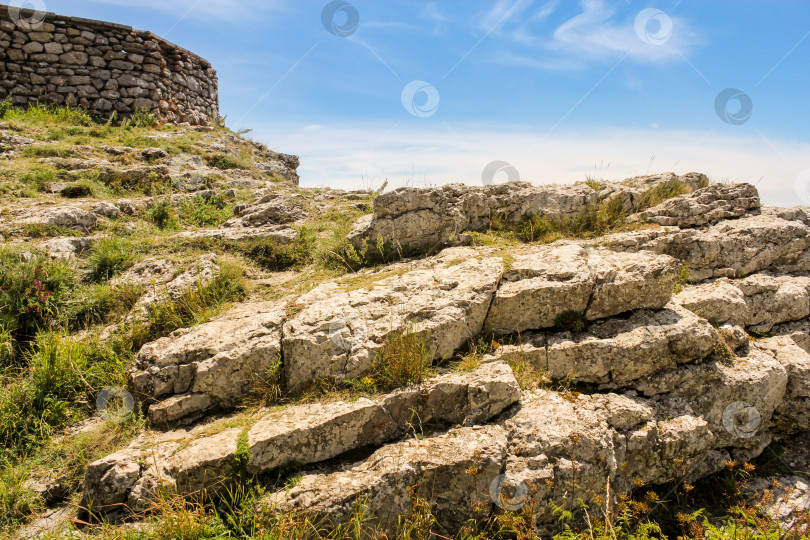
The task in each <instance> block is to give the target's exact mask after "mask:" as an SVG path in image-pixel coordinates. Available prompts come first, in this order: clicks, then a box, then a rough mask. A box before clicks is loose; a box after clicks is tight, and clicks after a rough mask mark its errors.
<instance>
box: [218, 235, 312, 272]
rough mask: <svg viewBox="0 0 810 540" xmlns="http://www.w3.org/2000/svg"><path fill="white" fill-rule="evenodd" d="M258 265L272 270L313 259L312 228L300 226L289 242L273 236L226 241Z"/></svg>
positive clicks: (305, 262) (300, 264)
mask: <svg viewBox="0 0 810 540" xmlns="http://www.w3.org/2000/svg"><path fill="white" fill-rule="evenodd" d="M227 245H230V246H232V247H233V249H234V250H235V251H237V252H238V253H241V254H242V255H244V256H245V257H247V258H248V259H250V260H251V261H253V262H255V263H256V264H257V265H258V266H260V267H261V268H263V269H265V270H270V271H273V272H277V271H281V270H287V269H289V268H301V267H303V266H305V265H307V264H309V263H311V262H312V261H313V260H314V257H315V247H316V245H317V238H316V237H315V234H314V233H313V232H312V230H310V229H308V228H306V227H302V228H301V229H300V230H299V232H298V236H297V237H296V238H295V240H293V241H292V242H290V243H286V244H285V243H282V242H279V241H278V240H276V239H274V238H269V237H259V238H250V239H247V240H243V241H240V242H238V243H228V244H227Z"/></svg>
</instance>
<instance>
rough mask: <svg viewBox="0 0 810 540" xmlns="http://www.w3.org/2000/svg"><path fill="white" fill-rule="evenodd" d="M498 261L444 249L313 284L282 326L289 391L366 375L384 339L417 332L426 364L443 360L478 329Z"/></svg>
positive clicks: (495, 283) (466, 250) (472, 252)
mask: <svg viewBox="0 0 810 540" xmlns="http://www.w3.org/2000/svg"><path fill="white" fill-rule="evenodd" d="M503 265H504V263H503V260H502V258H500V257H492V256H486V255H485V254H483V253H482V252H479V251H477V250H474V249H470V248H451V249H447V250H445V251H443V252H442V253H440V254H439V255H437V256H436V257H431V258H429V259H425V260H422V261H418V262H416V263H410V264H398V265H392V266H389V267H386V269H385V270H384V271H382V272H377V273H364V274H360V275H359V276H357V277H354V278H351V279H348V280H343V281H342V282H332V283H327V284H324V285H319V286H318V287H315V289H313V290H312V291H310V292H309V293H306V294H304V295H303V296H301V297H299V298H298V300H296V302H295V303H294V304H293V305H292V306H291V308H292V309H293V311H295V310H300V311H298V312H297V313H295V314H294V315H293V316H292V317H290V319H289V320H288V321H287V322H286V323H285V324H284V337H283V339H282V343H283V351H284V352H283V356H284V373H285V380H286V383H287V386H288V388H290V389H295V388H298V387H300V386H302V385H305V384H307V383H309V382H311V381H313V380H315V379H317V378H320V377H335V378H338V379H346V378H356V377H361V376H363V375H365V374H367V373H369V372H370V371H371V369H372V364H373V361H374V359H375V357H376V355H377V354H378V353H379V352H380V351H381V349H382V347H383V345H384V343H385V342H386V339H387V338H388V337H389V336H394V335H398V334H412V333H413V334H416V335H417V336H418V337H417V338H416V339H418V340H420V341H422V342H423V346H424V349H425V359H426V360H428V361H429V360H433V359H440V358H447V357H450V356H451V355H452V354H453V353H454V352H455V351H456V350H457V349H458V348H459V347H461V346H462V345H464V344H466V343H467V342H468V340H470V339H472V338H474V337H475V336H477V335H478V334H479V333H480V332H481V330H482V328H483V325H484V319H485V318H486V315H487V312H488V310H489V307H490V304H491V302H492V296H493V294H494V293H495V289H496V288H497V287H498V283H499V282H500V279H501V275H502V273H503Z"/></svg>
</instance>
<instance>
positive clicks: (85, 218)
mask: <svg viewBox="0 0 810 540" xmlns="http://www.w3.org/2000/svg"><path fill="white" fill-rule="evenodd" d="M18 223H20V224H26V225H46V226H47V225H49V226H54V227H63V228H65V229H74V230H77V231H82V232H90V231H92V230H93V229H95V228H96V224H97V223H98V216H96V215H95V214H94V213H92V212H88V211H87V210H83V209H81V208H77V207H75V206H58V207H55V208H47V209H45V210H42V211H40V212H37V213H35V214H34V215H33V216H31V217H27V218H24V219H22V220H20V221H19V222H18Z"/></svg>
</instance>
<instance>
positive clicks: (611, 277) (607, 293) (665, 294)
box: [485, 243, 680, 334]
mask: <svg viewBox="0 0 810 540" xmlns="http://www.w3.org/2000/svg"><path fill="white" fill-rule="evenodd" d="M628 255H631V254H627V253H623V254H618V253H616V252H614V251H611V250H609V249H605V248H588V247H585V246H581V245H579V244H574V243H556V244H551V245H548V246H539V247H527V248H525V249H523V250H519V251H517V252H514V253H512V256H513V261H512V262H511V268H509V269H508V270H507V271H506V272H504V275H503V281H502V283H501V285H500V287H499V288H498V291H497V293H496V294H495V299H494V301H493V303H492V309H491V310H490V312H489V315H488V316H487V320H486V325H485V326H486V328H487V329H489V330H491V331H492V332H495V333H496V334H512V333H518V332H525V331H528V330H539V329H544V328H551V327H553V326H555V324H556V323H557V320H558V318H559V317H560V316H561V315H563V314H566V313H569V312H573V313H575V314H577V315H578V316H580V317H582V318H583V319H586V320H589V321H592V320H596V319H601V318H605V317H610V316H613V315H618V314H620V313H625V312H627V311H631V310H634V309H646V308H649V309H658V308H662V307H664V306H665V305H666V304H667V302H669V300H670V298H671V297H672V294H673V291H674V288H675V280H676V279H677V276H678V272H679V270H680V266H679V264H678V263H677V261H676V260H675V259H673V258H671V257H668V256H661V255H656V254H654V253H645V252H639V253H633V254H632V256H628Z"/></svg>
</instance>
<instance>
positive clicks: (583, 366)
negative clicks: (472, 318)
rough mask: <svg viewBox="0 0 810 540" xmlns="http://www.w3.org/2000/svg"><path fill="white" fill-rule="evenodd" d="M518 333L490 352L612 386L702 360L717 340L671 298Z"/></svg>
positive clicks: (555, 373)
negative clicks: (571, 328) (587, 321)
mask: <svg viewBox="0 0 810 540" xmlns="http://www.w3.org/2000/svg"><path fill="white" fill-rule="evenodd" d="M521 338H522V342H521V343H520V344H519V345H507V346H504V347H501V348H500V349H498V351H497V354H496V355H492V356H491V357H489V358H501V359H503V358H509V359H513V360H517V361H521V362H528V363H530V364H532V365H533V366H534V367H535V368H536V369H538V370H540V371H542V372H546V373H548V375H549V377H550V378H551V379H553V380H561V379H567V380H570V381H571V382H584V383H594V384H602V385H606V386H613V387H616V386H619V387H620V386H624V385H627V384H628V383H630V382H631V381H634V380H638V379H640V378H642V377H645V376H649V375H652V374H655V373H659V372H663V371H669V370H673V369H675V368H676V367H677V366H679V365H680V364H683V363H690V362H699V361H702V360H703V359H705V358H707V357H708V356H709V355H710V354H711V353H712V351H713V350H714V347H715V345H716V343H717V340H718V336H717V332H716V331H715V329H714V328H713V327H712V326H711V325H710V324H709V323H708V322H707V321H705V320H704V319H701V318H699V317H697V316H695V315H694V314H692V313H691V312H689V311H688V310H686V309H684V308H682V307H680V306H677V305H674V304H669V305H668V306H667V308H665V309H663V310H660V311H659V310H640V311H637V312H634V313H632V314H631V315H630V317H629V318H627V319H622V318H616V319H608V320H606V321H603V322H599V323H596V324H593V325H590V326H589V327H588V329H587V330H586V331H584V332H577V333H573V332H558V333H548V334H539V333H532V332H528V333H525V334H522V335H521Z"/></svg>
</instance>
